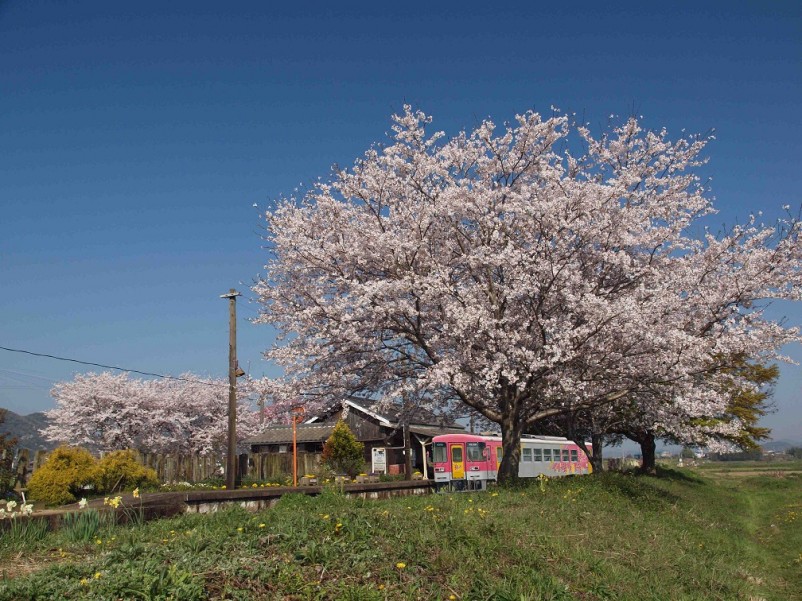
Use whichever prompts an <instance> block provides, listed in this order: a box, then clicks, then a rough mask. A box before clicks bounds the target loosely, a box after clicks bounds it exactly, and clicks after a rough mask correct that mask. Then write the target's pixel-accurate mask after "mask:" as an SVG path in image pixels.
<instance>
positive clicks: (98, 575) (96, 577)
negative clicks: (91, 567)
mask: <svg viewBox="0 0 802 601" xmlns="http://www.w3.org/2000/svg"><path fill="white" fill-rule="evenodd" d="M100 576H101V574H100V572H95V580H97V579H99V578H100Z"/></svg>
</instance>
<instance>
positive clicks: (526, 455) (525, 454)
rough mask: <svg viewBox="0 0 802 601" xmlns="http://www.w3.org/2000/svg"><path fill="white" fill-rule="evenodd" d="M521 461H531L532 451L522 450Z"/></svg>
mask: <svg viewBox="0 0 802 601" xmlns="http://www.w3.org/2000/svg"><path fill="white" fill-rule="evenodd" d="M523 460H524V461H527V462H531V461H532V449H523Z"/></svg>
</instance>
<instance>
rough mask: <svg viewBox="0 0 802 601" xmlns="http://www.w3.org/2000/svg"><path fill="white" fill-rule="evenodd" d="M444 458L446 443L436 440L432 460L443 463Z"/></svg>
mask: <svg viewBox="0 0 802 601" xmlns="http://www.w3.org/2000/svg"><path fill="white" fill-rule="evenodd" d="M446 461H447V459H446V443H444V442H436V443H434V462H435V463H445V462H446Z"/></svg>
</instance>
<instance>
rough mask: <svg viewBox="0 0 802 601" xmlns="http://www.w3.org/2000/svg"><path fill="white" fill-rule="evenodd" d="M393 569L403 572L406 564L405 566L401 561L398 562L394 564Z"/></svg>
mask: <svg viewBox="0 0 802 601" xmlns="http://www.w3.org/2000/svg"><path fill="white" fill-rule="evenodd" d="M395 567H397V568H398V569H399V570H403V569H404V568H405V567H407V564H405V563H404V562H402V561H399V562H398V563H397V564H395Z"/></svg>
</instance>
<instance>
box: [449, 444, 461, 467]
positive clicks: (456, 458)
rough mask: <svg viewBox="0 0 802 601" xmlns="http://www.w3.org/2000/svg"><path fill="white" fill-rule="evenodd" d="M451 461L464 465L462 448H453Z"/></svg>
mask: <svg viewBox="0 0 802 601" xmlns="http://www.w3.org/2000/svg"><path fill="white" fill-rule="evenodd" d="M451 461H453V462H454V463H462V447H457V446H454V447H451Z"/></svg>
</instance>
